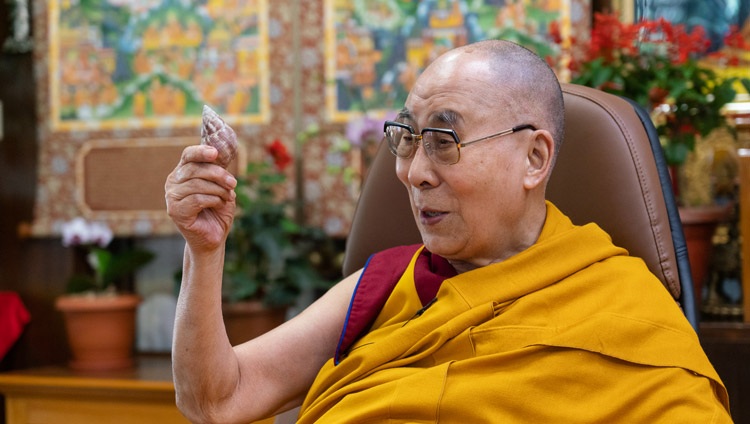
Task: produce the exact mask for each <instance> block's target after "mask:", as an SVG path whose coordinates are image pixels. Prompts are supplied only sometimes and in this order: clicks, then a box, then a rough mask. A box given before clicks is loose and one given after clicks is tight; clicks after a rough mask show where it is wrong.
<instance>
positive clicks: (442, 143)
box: [423, 131, 460, 165]
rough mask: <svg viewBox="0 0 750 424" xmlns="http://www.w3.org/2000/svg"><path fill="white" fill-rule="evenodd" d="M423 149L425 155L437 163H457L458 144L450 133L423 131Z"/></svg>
mask: <svg viewBox="0 0 750 424" xmlns="http://www.w3.org/2000/svg"><path fill="white" fill-rule="evenodd" d="M423 137H424V141H423V144H424V147H425V150H426V151H427V155H428V156H430V157H431V158H432V160H434V161H435V162H437V163H440V164H444V165H452V164H454V163H456V162H458V159H459V154H460V153H459V151H458V143H457V142H456V139H455V138H454V137H453V134H452V133H448V132H442V131H425V132H424V134H423Z"/></svg>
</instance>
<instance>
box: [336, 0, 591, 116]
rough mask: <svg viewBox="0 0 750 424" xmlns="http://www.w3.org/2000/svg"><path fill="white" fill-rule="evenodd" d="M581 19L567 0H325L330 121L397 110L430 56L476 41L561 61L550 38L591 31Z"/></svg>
mask: <svg viewBox="0 0 750 424" xmlns="http://www.w3.org/2000/svg"><path fill="white" fill-rule="evenodd" d="M571 3H572V5H571ZM584 19H588V12H586V13H584V12H583V9H582V8H581V7H580V4H579V2H571V1H564V0H549V1H539V0H474V1H468V0H421V1H419V0H376V1H364V0H354V1H350V0H327V10H326V61H327V63H326V76H327V78H326V80H327V83H328V86H327V109H328V114H329V117H330V119H331V120H333V121H337V122H338V121H345V120H347V119H349V118H350V117H351V115H352V114H353V113H360V112H363V111H367V112H371V111H373V110H380V109H386V110H387V109H391V110H392V109H400V108H401V107H402V106H403V103H404V100H405V99H406V95H407V93H408V92H409V90H410V89H411V86H412V84H413V83H414V81H415V80H416V78H417V76H418V75H419V73H420V71H421V70H422V69H424V67H425V66H427V65H428V64H429V63H430V62H431V61H432V60H433V59H434V58H435V57H437V56H439V55H440V54H441V53H443V52H445V51H446V50H449V49H451V48H453V47H457V46H461V45H464V44H467V43H471V42H475V41H479V40H484V39H491V38H502V39H506V40H512V41H515V42H517V43H519V44H522V45H524V46H526V47H528V48H529V49H531V50H533V51H535V52H536V53H538V54H539V55H540V56H542V57H548V58H551V59H552V60H554V61H558V60H559V59H560V54H561V53H560V51H559V50H558V44H555V43H554V42H552V41H553V39H554V38H555V37H568V36H569V35H570V33H571V27H572V24H578V26H579V27H580V28H588V21H584Z"/></svg>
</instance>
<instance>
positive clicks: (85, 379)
mask: <svg viewBox="0 0 750 424" xmlns="http://www.w3.org/2000/svg"><path fill="white" fill-rule="evenodd" d="M0 393H2V394H3V395H4V396H5V409H6V421H7V423H8V424H22V423H23V424H31V423H47V422H59V423H63V422H66V423H68V422H69V423H83V424H85V423H101V422H108V423H118V424H129V423H146V424H147V423H155V424H156V423H159V424H169V423H187V422H188V421H187V420H186V419H185V418H184V417H183V416H182V414H180V412H179V411H178V410H177V407H176V406H175V394H174V385H173V384H172V374H171V365H170V360H169V358H164V357H146V358H139V360H138V364H137V365H136V366H135V367H134V368H132V369H127V370H121V371H114V372H104V373H88V372H77V371H73V370H71V369H69V368H67V367H44V368H37V369H32V370H22V371H13V372H9V373H5V374H0Z"/></svg>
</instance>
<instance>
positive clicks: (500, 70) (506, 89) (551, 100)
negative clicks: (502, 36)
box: [425, 40, 564, 152]
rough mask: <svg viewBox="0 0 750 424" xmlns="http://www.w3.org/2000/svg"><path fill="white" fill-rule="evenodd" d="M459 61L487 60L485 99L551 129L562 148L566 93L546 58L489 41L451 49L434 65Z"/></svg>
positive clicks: (556, 143)
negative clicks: (564, 96)
mask: <svg viewBox="0 0 750 424" xmlns="http://www.w3.org/2000/svg"><path fill="white" fill-rule="evenodd" d="M455 61H458V62H461V63H466V62H472V61H479V62H483V65H484V66H486V67H487V69H488V70H489V72H487V73H484V74H485V75H487V76H488V78H489V79H491V81H482V82H481V83H482V84H483V85H485V86H486V87H487V90H486V91H485V92H486V97H485V100H488V101H489V102H490V103H492V102H493V101H495V100H496V101H495V104H494V106H496V108H497V111H498V112H500V113H512V114H514V115H516V116H518V117H519V118H520V119H521V120H523V121H524V122H531V123H533V124H534V125H535V126H536V127H537V128H544V129H546V130H548V131H549V132H550V133H551V134H552V137H553V138H554V140H555V145H556V147H557V148H556V149H555V151H556V152H557V151H559V147H560V143H562V139H563V135H564V107H563V96H562V91H561V89H560V83H559V81H558V80H557V76H556V75H555V73H554V71H552V69H551V68H550V67H549V66H548V65H547V63H546V62H545V61H544V60H542V59H541V58H540V57H539V56H537V55H536V54H535V53H533V52H531V51H530V50H528V49H526V48H525V47H522V46H520V45H518V44H515V43H512V42H510V41H503V40H486V41H480V42H477V43H473V44H469V45H466V46H462V47H459V48H456V49H454V50H451V51H449V52H447V53H445V54H443V55H442V56H440V57H439V58H438V59H437V60H435V62H433V63H432V64H431V65H430V68H435V67H436V68H438V69H439V68H442V67H444V66H445V65H446V64H447V63H450V62H455ZM428 70H429V68H428ZM428 70H425V72H426V73H427V72H428ZM433 71H434V69H433Z"/></svg>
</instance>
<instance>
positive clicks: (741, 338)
mask: <svg viewBox="0 0 750 424" xmlns="http://www.w3.org/2000/svg"><path fill="white" fill-rule="evenodd" d="M699 328H700V339H701V342H711V343H727V344H750V323H747V322H732V321H726V322H722V321H705V322H701V323H700V327H699Z"/></svg>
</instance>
